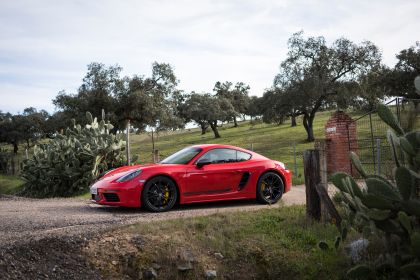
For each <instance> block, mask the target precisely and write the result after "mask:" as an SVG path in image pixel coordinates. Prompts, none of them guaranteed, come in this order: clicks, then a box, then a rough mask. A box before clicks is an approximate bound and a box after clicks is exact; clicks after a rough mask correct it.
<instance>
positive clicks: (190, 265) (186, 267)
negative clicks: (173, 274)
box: [178, 262, 193, 272]
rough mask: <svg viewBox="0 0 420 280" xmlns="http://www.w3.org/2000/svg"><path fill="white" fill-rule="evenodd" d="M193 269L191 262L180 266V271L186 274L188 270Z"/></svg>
mask: <svg viewBox="0 0 420 280" xmlns="http://www.w3.org/2000/svg"><path fill="white" fill-rule="evenodd" d="M191 269H193V266H192V264H191V263H190V262H186V263H183V264H179V265H178V270H179V271H181V272H185V271H188V270H191Z"/></svg>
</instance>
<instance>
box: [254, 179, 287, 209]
mask: <svg viewBox="0 0 420 280" xmlns="http://www.w3.org/2000/svg"><path fill="white" fill-rule="evenodd" d="M283 192H284V183H283V180H282V178H281V177H280V176H279V175H278V174H277V173H274V172H267V173H264V174H263V175H261V177H260V179H258V184H257V200H258V201H259V202H260V203H264V204H274V203H276V202H277V201H279V200H280V198H281V197H282V195H283Z"/></svg>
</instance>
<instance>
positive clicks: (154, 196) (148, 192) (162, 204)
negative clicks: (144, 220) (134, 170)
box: [141, 176, 178, 212]
mask: <svg viewBox="0 0 420 280" xmlns="http://www.w3.org/2000/svg"><path fill="white" fill-rule="evenodd" d="M177 199H178V190H177V187H176V184H175V182H174V181H173V180H171V179H170V178H168V177H166V176H156V177H153V178H151V179H150V180H148V181H147V182H146V184H145V185H144V187H143V191H142V195H141V201H142V205H143V206H144V207H145V208H146V209H147V210H149V211H152V212H165V211H168V210H170V209H171V208H172V207H173V206H174V205H175V203H176V201H177Z"/></svg>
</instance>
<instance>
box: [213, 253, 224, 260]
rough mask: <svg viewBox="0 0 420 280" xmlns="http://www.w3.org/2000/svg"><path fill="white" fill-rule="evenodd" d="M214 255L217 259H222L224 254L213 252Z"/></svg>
mask: <svg viewBox="0 0 420 280" xmlns="http://www.w3.org/2000/svg"><path fill="white" fill-rule="evenodd" d="M214 256H215V257H216V259H218V260H223V258H224V256H223V255H222V254H221V253H214Z"/></svg>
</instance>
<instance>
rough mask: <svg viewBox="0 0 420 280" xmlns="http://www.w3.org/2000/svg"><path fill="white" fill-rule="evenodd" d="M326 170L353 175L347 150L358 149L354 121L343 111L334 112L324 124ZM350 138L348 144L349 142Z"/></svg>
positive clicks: (355, 150)
mask: <svg viewBox="0 0 420 280" xmlns="http://www.w3.org/2000/svg"><path fill="white" fill-rule="evenodd" d="M325 139H326V157H327V170H328V173H329V174H332V173H334V172H337V171H341V172H346V173H348V174H352V175H354V173H355V170H354V168H352V167H351V164H350V159H349V152H350V151H353V152H356V153H357V151H358V145H357V132H356V123H355V122H353V120H352V118H351V117H350V116H349V115H347V114H346V113H344V112H341V111H337V112H335V113H334V114H333V115H332V116H331V118H330V119H329V120H328V122H327V123H326V125H325ZM349 140H350V144H349Z"/></svg>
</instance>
